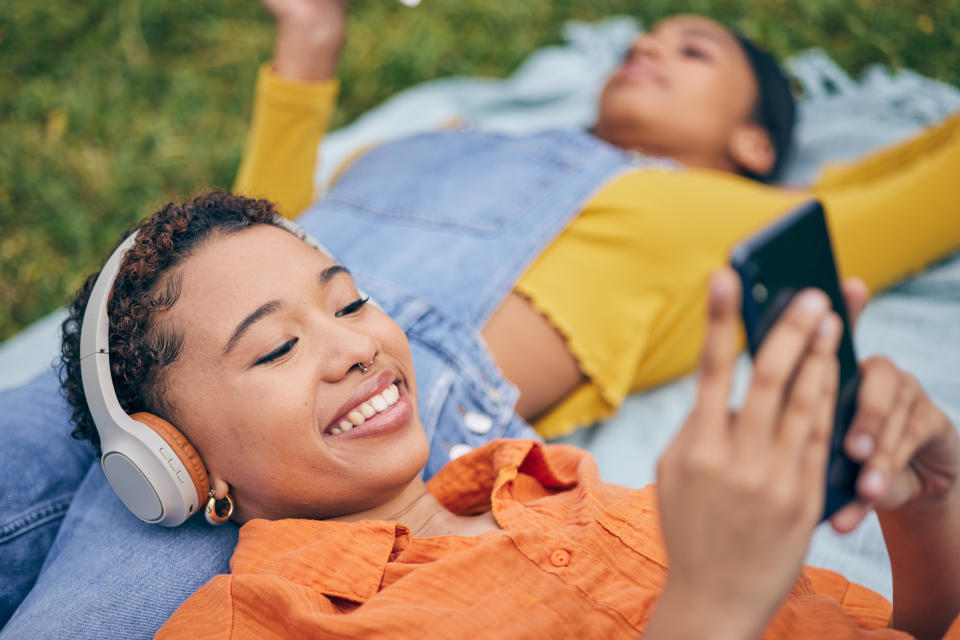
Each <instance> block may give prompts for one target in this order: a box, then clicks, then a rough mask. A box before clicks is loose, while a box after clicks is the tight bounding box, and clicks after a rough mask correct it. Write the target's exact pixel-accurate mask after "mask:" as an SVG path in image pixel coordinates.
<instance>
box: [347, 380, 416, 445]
mask: <svg viewBox="0 0 960 640" xmlns="http://www.w3.org/2000/svg"><path fill="white" fill-rule="evenodd" d="M398 400H400V390H399V389H397V385H395V384H391V385H390V386H389V387H387V388H386V389H384V390H383V391H381V392H380V393H378V394H376V395H375V396H372V397H371V398H369V399H368V400H367V401H366V402H362V403H360V405H359V406H358V407H357V408H356V409H354V410H353V411H351V412H350V413H348V414H347V417H346V418H345V419H343V420H341V421H340V423H339V424H338V425H337V426H335V427H331V429H330V433H331V434H333V435H336V434H338V433H343V432H345V431H350V430H351V429H353V428H354V427H359V426H360V425H362V424H363V423H364V422H366V421H367V419H368V418H372V417H373V416H375V415H377V414H378V413H380V412H381V411H385V410H387V409H389V408H390V407H392V406H393V405H395V404H397V401H398Z"/></svg>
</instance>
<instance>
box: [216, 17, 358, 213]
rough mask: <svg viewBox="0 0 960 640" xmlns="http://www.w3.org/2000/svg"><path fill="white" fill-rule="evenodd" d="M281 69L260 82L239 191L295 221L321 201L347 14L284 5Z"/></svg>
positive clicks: (277, 56) (277, 50) (263, 73)
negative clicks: (322, 162)
mask: <svg viewBox="0 0 960 640" xmlns="http://www.w3.org/2000/svg"><path fill="white" fill-rule="evenodd" d="M271 10H272V11H274V12H275V13H274V17H275V18H276V20H277V40H276V45H275V47H274V58H273V63H272V64H271V65H270V67H269V68H267V67H264V68H261V70H260V74H259V76H258V78H257V90H256V98H255V101H254V108H253V118H252V122H251V126H250V132H249V134H248V137H247V144H246V147H245V150H244V156H243V160H242V161H241V164H240V169H239V171H238V173H237V179H236V183H235V185H234V190H235V191H237V192H238V193H242V194H244V195H248V196H254V197H264V198H267V199H269V200H272V201H273V202H274V203H275V204H276V205H277V208H278V210H279V211H280V213H282V214H283V215H284V216H286V217H288V218H293V217H295V216H297V215H298V214H299V213H300V212H302V211H303V210H304V209H305V208H306V207H307V205H309V204H310V201H311V200H312V199H313V176H314V171H315V169H316V163H317V148H318V146H319V144H320V141H321V139H322V138H323V135H324V134H325V133H326V131H327V128H328V127H329V124H330V118H331V117H332V115H333V111H334V107H335V105H336V95H337V88H338V87H337V82H336V80H335V79H334V74H335V71H336V65H337V60H338V58H339V55H340V49H341V48H342V46H343V39H344V15H343V11H342V8H341V9H337V8H336V7H332V5H331V6H327V7H322V6H320V5H284V6H281V5H278V6H274V7H272V8H271Z"/></svg>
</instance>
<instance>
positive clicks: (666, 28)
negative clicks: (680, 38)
mask: <svg viewBox="0 0 960 640" xmlns="http://www.w3.org/2000/svg"><path fill="white" fill-rule="evenodd" d="M650 32H651V33H655V34H661V33H664V34H670V35H684V34H689V35H698V36H702V37H704V38H708V39H710V40H713V41H714V42H716V43H717V44H718V45H720V46H721V47H722V48H724V49H727V50H729V51H731V52H737V53H741V54H742V51H741V49H740V43H738V42H737V39H736V38H735V37H734V36H733V34H732V33H731V32H730V30H729V29H727V28H726V27H724V26H723V25H722V24H720V23H719V22H717V21H716V20H711V19H710V18H706V17H704V16H698V15H691V14H684V15H678V16H672V17H669V18H664V19H663V20H660V21H659V22H657V23H655V24H654V25H653V27H652V28H651V29H650Z"/></svg>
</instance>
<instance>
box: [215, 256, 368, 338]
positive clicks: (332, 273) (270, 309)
mask: <svg viewBox="0 0 960 640" xmlns="http://www.w3.org/2000/svg"><path fill="white" fill-rule="evenodd" d="M339 273H347V274H349V273H350V270H349V269H347V268H346V267H343V266H341V265H339V264H335V265H333V266H332V267H327V268H326V269H324V270H323V271H321V272H320V273H319V274H318V275H317V283H318V284H319V285H320V286H321V287H325V286H326V285H327V284H329V283H330V281H331V280H333V279H334V277H336V276H337V274H339ZM282 306H283V305H282V304H280V301H279V300H271V301H270V302H266V303H264V304H262V305H260V306H259V307H257V309H256V310H255V311H254V312H253V313H251V314H250V315H248V316H247V317H246V318H244V319H243V320H241V321H240V324H238V325H237V328H236V329H234V330H233V335H231V336H230V339H229V340H227V344H226V345H224V347H223V355H227V354H228V353H230V351H231V350H233V348H234V347H235V346H237V343H238V342H239V341H240V338H242V337H243V334H244V333H246V332H247V329H249V328H250V327H251V326H253V325H254V324H255V323H256V322H258V321H260V320H262V319H263V318H266V317H267V316H269V315H270V314H272V313H276V312H277V311H279V310H280V308H281V307H282Z"/></svg>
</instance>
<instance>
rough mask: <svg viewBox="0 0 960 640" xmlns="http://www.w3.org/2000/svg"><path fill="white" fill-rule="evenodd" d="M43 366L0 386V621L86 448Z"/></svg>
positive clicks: (35, 560)
mask: <svg viewBox="0 0 960 640" xmlns="http://www.w3.org/2000/svg"><path fill="white" fill-rule="evenodd" d="M67 416H68V413H67V406H66V402H65V401H64V400H63V398H62V396H61V394H60V382H59V381H58V379H57V376H56V373H55V372H54V371H53V370H52V369H51V370H50V371H48V372H46V373H44V374H43V375H41V376H40V377H38V378H37V379H36V380H34V381H33V382H32V383H30V384H29V385H25V386H22V387H19V388H16V389H10V390H8V391H4V392H0V474H2V480H0V627H2V626H3V624H4V623H5V622H6V621H7V619H8V618H9V617H10V615H11V614H12V613H13V611H14V609H16V608H17V605H18V604H20V601H21V600H23V598H24V596H26V595H27V592H28V591H30V588H31V587H32V586H33V582H34V580H36V578H37V572H38V571H39V570H40V564H41V563H42V562H43V559H44V558H45V557H46V555H47V550H48V549H49V547H50V544H51V543H52V542H53V538H54V536H56V534H57V529H58V528H59V527H60V523H61V521H62V520H63V516H64V514H65V513H66V512H67V507H69V506H70V502H71V501H72V500H73V496H74V493H75V492H76V491H77V486H78V485H79V484H80V480H81V479H83V474H84V473H86V470H87V469H88V468H89V467H90V463H91V462H92V461H93V458H94V456H93V450H92V449H91V448H90V447H89V446H88V445H86V444H85V443H82V442H79V441H77V440H74V439H73V438H71V437H70V436H69V432H70V429H69V427H68V426H67Z"/></svg>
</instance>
